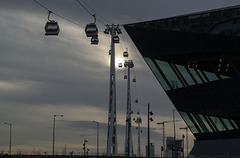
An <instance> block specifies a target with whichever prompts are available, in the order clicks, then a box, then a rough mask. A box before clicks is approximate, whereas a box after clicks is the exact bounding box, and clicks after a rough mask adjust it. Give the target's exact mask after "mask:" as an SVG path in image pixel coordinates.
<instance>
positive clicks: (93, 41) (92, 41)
mask: <svg viewBox="0 0 240 158" xmlns="http://www.w3.org/2000/svg"><path fill="white" fill-rule="evenodd" d="M98 42H99V40H98V37H97V36H93V37H92V38H91V44H96V45H97V44H98Z"/></svg>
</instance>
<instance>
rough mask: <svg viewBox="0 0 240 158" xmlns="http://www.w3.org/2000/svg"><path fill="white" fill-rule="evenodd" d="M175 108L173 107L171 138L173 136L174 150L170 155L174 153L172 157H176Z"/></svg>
mask: <svg viewBox="0 0 240 158" xmlns="http://www.w3.org/2000/svg"><path fill="white" fill-rule="evenodd" d="M174 112H175V109H173V138H174V147H173V150H174V152H172V157H173V155H174V158H176V129H175V114H174Z"/></svg>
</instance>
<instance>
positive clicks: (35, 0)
mask: <svg viewBox="0 0 240 158" xmlns="http://www.w3.org/2000/svg"><path fill="white" fill-rule="evenodd" d="M33 1H34V2H35V3H37V4H38V5H39V6H41V7H42V8H44V9H46V10H47V11H48V12H51V13H52V14H54V15H56V16H58V17H60V18H62V19H64V20H66V21H68V22H70V23H72V24H74V25H77V26H80V27H82V28H85V27H84V26H82V25H80V24H78V23H76V22H74V21H72V20H69V19H67V18H65V17H64V16H62V15H60V14H57V13H55V12H53V11H51V10H50V9H48V8H47V7H45V6H44V5H42V4H41V3H40V2H38V1H37V0H33Z"/></svg>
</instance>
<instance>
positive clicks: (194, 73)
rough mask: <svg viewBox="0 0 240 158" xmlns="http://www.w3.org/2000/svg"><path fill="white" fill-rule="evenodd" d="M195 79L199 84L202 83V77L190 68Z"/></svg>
mask: <svg viewBox="0 0 240 158" xmlns="http://www.w3.org/2000/svg"><path fill="white" fill-rule="evenodd" d="M188 69H189V71H190V72H191V74H192V75H193V77H194V78H195V80H196V81H197V83H198V84H200V83H202V81H201V79H200V78H199V76H198V74H197V73H196V71H195V70H194V69H193V68H188Z"/></svg>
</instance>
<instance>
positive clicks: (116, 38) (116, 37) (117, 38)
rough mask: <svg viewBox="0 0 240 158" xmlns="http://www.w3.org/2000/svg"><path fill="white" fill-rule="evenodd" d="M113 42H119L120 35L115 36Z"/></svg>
mask: <svg viewBox="0 0 240 158" xmlns="http://www.w3.org/2000/svg"><path fill="white" fill-rule="evenodd" d="M113 43H119V37H118V35H114V36H113Z"/></svg>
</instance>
